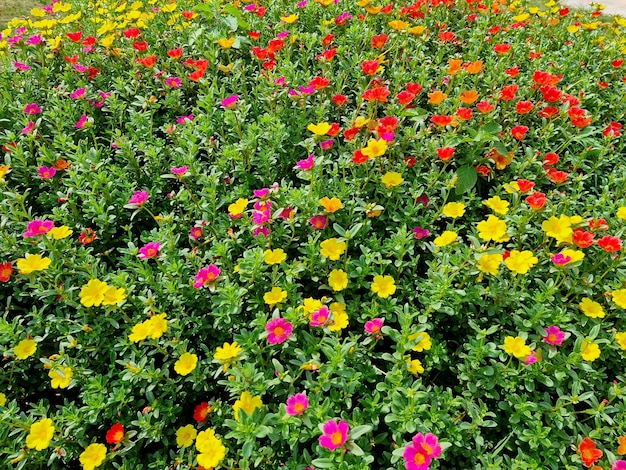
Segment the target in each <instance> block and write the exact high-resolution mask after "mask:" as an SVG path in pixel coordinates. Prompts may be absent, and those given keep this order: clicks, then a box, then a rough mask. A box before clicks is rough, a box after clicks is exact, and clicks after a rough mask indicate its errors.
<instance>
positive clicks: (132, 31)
mask: <svg viewBox="0 0 626 470" xmlns="http://www.w3.org/2000/svg"><path fill="white" fill-rule="evenodd" d="M140 34H141V31H140V30H139V28H128V29H127V30H126V31H124V36H126V37H127V38H128V39H135V38H136V37H138V36H139V35H140Z"/></svg>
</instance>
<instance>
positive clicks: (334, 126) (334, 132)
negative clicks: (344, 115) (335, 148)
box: [327, 122, 340, 137]
mask: <svg viewBox="0 0 626 470" xmlns="http://www.w3.org/2000/svg"><path fill="white" fill-rule="evenodd" d="M339 130H340V128H339V124H338V123H336V122H333V123H332V124H331V125H330V130H329V131H328V132H327V134H328V135H329V136H331V137H335V136H336V135H337V134H339Z"/></svg>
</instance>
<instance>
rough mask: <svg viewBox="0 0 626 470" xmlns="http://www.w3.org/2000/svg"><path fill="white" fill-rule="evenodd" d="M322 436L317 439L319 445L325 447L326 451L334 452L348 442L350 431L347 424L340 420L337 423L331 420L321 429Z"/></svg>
mask: <svg viewBox="0 0 626 470" xmlns="http://www.w3.org/2000/svg"><path fill="white" fill-rule="evenodd" d="M322 429H323V432H324V434H322V435H321V436H320V438H319V441H320V445H321V446H322V447H326V448H327V449H328V450H335V449H338V448H340V447H341V446H343V445H344V444H345V443H346V441H347V440H348V430H349V429H350V428H349V426H348V423H346V422H345V421H343V420H340V421H339V423H337V422H336V421H335V420H333V419H331V420H329V421H327V422H326V423H325V424H324V427H323V428H322Z"/></svg>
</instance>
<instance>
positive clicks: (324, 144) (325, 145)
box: [320, 139, 334, 150]
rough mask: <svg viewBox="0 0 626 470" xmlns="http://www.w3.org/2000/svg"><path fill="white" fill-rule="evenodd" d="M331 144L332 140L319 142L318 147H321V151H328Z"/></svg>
mask: <svg viewBox="0 0 626 470" xmlns="http://www.w3.org/2000/svg"><path fill="white" fill-rule="evenodd" d="M333 143H334V142H333V139H328V140H324V141H322V142H320V147H322V150H330V149H331V148H333Z"/></svg>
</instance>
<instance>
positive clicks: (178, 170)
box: [170, 165, 189, 177]
mask: <svg viewBox="0 0 626 470" xmlns="http://www.w3.org/2000/svg"><path fill="white" fill-rule="evenodd" d="M187 170H189V167H188V166H187V165H183V166H178V167H176V166H175V167H173V168H172V169H171V170H170V171H171V172H172V173H174V174H175V175H176V176H178V177H182V176H185V173H187Z"/></svg>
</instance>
